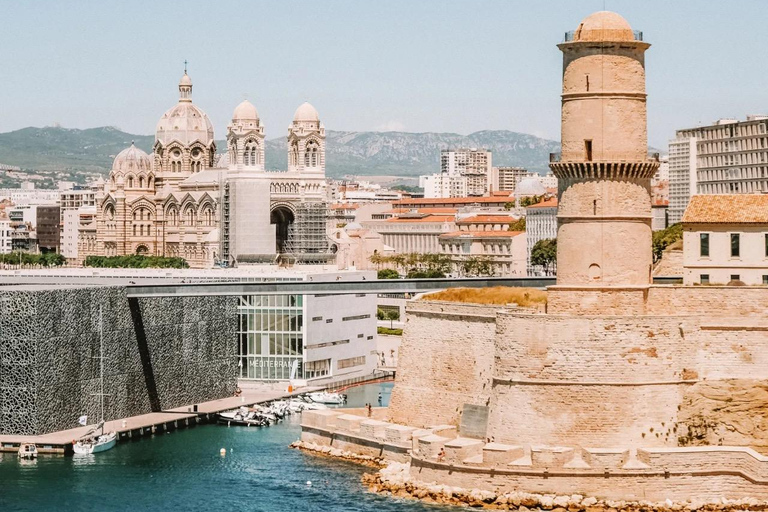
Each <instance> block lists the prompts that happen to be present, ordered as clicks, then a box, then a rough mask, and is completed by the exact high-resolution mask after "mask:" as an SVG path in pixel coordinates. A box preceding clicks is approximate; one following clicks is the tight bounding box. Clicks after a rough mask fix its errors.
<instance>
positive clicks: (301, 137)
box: [288, 102, 325, 174]
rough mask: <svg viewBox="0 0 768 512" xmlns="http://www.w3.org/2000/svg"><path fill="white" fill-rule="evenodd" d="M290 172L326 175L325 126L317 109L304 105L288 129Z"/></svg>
mask: <svg viewBox="0 0 768 512" xmlns="http://www.w3.org/2000/svg"><path fill="white" fill-rule="evenodd" d="M288 171H291V172H300V173H303V172H307V173H317V174H325V126H323V123H321V122H320V116H319V115H318V114H317V110H315V107H313V106H312V105H310V104H309V103H306V102H305V103H302V104H301V105H299V108H297V109H296V113H295V114H294V116H293V123H291V126H289V127H288Z"/></svg>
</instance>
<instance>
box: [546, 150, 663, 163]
mask: <svg viewBox="0 0 768 512" xmlns="http://www.w3.org/2000/svg"><path fill="white" fill-rule="evenodd" d="M637 160H638V158H637V153H619V152H615V153H606V154H604V155H603V158H599V157H598V158H592V159H590V160H586V159H583V158H571V159H569V160H568V161H569V162H637ZM646 160H647V161H651V162H658V161H659V153H648V155H647V157H646ZM549 161H550V163H556V162H561V161H563V155H562V153H550V154H549Z"/></svg>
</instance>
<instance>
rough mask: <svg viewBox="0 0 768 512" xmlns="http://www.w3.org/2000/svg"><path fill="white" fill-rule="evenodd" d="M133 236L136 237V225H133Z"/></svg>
mask: <svg viewBox="0 0 768 512" xmlns="http://www.w3.org/2000/svg"><path fill="white" fill-rule="evenodd" d="M133 236H136V224H134V225H133Z"/></svg>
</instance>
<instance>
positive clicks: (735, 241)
mask: <svg viewBox="0 0 768 512" xmlns="http://www.w3.org/2000/svg"><path fill="white" fill-rule="evenodd" d="M740 254H741V244H740V237H739V234H738V233H731V258H738V257H739V255H740Z"/></svg>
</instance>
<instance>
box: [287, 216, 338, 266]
mask: <svg viewBox="0 0 768 512" xmlns="http://www.w3.org/2000/svg"><path fill="white" fill-rule="evenodd" d="M327 218H328V205H327V204H326V203H299V204H297V205H296V215H295V217H294V219H295V220H294V221H293V223H292V224H291V225H290V226H289V227H288V239H287V240H286V242H285V252H284V253H283V254H281V255H280V257H281V259H282V260H283V261H286V262H291V263H303V264H308V265H313V264H314V265H324V264H327V263H329V262H331V261H333V259H335V257H336V255H335V254H334V253H333V252H331V245H330V243H329V241H328V233H327V231H326V229H327V227H326V226H327Z"/></svg>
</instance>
